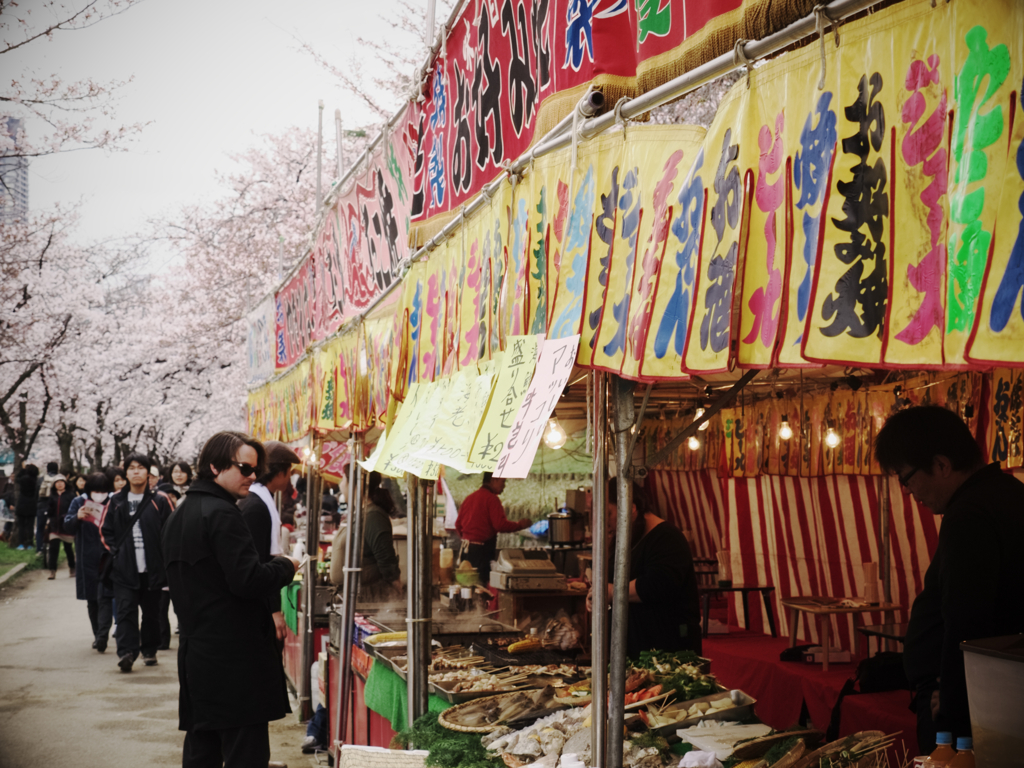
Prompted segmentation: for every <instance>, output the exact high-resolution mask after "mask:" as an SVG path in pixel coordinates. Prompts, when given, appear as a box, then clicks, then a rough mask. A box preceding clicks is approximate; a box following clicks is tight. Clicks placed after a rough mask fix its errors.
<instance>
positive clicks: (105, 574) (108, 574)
mask: <svg viewBox="0 0 1024 768" xmlns="http://www.w3.org/2000/svg"><path fill="white" fill-rule="evenodd" d="M144 509H145V505H144V504H143V503H142V502H141V501H140V502H139V508H138V509H137V510H135V514H134V515H132V517H131V519H130V520H129V521H128V527H127V528H125V529H124V530H123V531H121V535H120V536H118V537H117V541H115V542H114V546H113V547H112V548H111V549H108V550H107V551H105V552H102V553H101V554H100V569H99V570H100V582H101V583H102V584H103V586H104V587H106V588H107V589H111V588H112V587H113V586H114V581H113V575H114V558H115V557H116V556H117V551H118V550H119V549H120V548H121V545H122V544H124V540H125V539H126V538H128V534H129V533H131V532H132V528H134V527H135V523H136V522H138V520H139V518H140V517H142V511H143V510H144Z"/></svg>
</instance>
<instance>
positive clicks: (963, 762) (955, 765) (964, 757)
mask: <svg viewBox="0 0 1024 768" xmlns="http://www.w3.org/2000/svg"><path fill="white" fill-rule="evenodd" d="M947 768H974V739H972V738H971V737H970V736H961V737H960V738H958V739H957V740H956V755H955V756H954V757H953V759H952V760H950V761H949V763H948V764H947Z"/></svg>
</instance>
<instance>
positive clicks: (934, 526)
mask: <svg viewBox="0 0 1024 768" xmlns="http://www.w3.org/2000/svg"><path fill="white" fill-rule="evenodd" d="M882 482H883V483H884V484H885V488H886V491H887V492H888V494H889V499H890V504H891V508H892V515H891V523H890V541H891V548H892V571H891V573H892V597H893V600H894V602H896V603H898V604H899V605H901V606H902V607H903V610H902V611H901V612H899V613H897V616H896V620H897V621H906V618H907V617H908V616H909V613H910V605H911V603H912V602H913V599H914V597H916V596H917V594H918V592H920V590H921V587H922V585H923V583H924V573H925V571H926V570H927V568H928V563H929V562H931V556H932V553H933V552H934V551H935V547H936V545H937V544H938V538H939V534H938V531H939V522H940V521H939V518H938V516H936V515H933V514H932V513H931V512H929V511H928V510H926V509H922V508H921V507H920V506H919V505H918V504H917V502H916V501H914V499H913V498H912V497H910V496H905V495H904V494H903V493H902V488H900V486H899V483H898V482H897V481H896V480H895V479H894V478H883V480H882ZM878 483H879V479H878V478H877V477H871V476H861V475H828V476H825V477H787V476H779V475H761V476H758V477H752V478H732V477H726V478H720V477H719V476H718V474H717V473H716V472H714V471H713V470H701V471H694V472H682V471H674V470H654V471H652V472H651V473H650V475H649V476H648V486H649V487H650V488H651V489H652V491H653V494H654V498H655V499H656V500H657V503H658V506H659V508H660V510H661V511H662V513H663V515H664V516H666V517H667V519H668V520H669V521H671V522H672V523H673V524H674V525H676V526H677V527H679V528H680V529H681V530H683V531H689V532H690V534H689V535H688V538H689V540H690V543H691V546H692V548H693V551H694V557H707V558H714V557H715V556H716V553H717V551H718V550H722V549H725V550H729V553H730V560H731V563H732V578H733V583H734V584H738V585H754V584H757V585H764V586H769V585H771V586H774V587H775V595H776V603H775V606H776V611H778V602H777V600H778V599H780V598H783V597H791V596H797V595H829V596H833V597H856V596H860V595H862V594H863V590H864V581H863V578H864V577H863V569H862V564H863V563H867V562H876V563H879V564H881V561H882V557H881V553H880V551H879V547H880V540H881V536H880V524H881V514H880V510H881V506H880V504H879V499H878ZM732 598H733V599H732V600H731V604H730V620H731V621H733V622H737V623H739V624H742V623H743V621H744V617H743V613H742V603H741V601H740V597H739V595H738V594H735V595H733V596H732ZM757 603H759V601H757V600H756V599H754V598H751V601H750V606H751V608H752V609H753V608H754V606H755V605H756V604H757ZM758 613H760V615H761V622H762V628H763V630H764V631H765V632H767V631H768V623H767V617H766V616H764V611H761V610H758ZM776 616H777V619H778V629H779V632H780V634H781V635H783V636H785V635H786V634H788V633H789V623H788V617H787V616H785V615H779V614H778V612H777V613H776ZM884 620H885V619H884V617H883V616H882V615H881V614H880V613H879V614H874V613H868V614H863V616H862V617H860V618H858V619H856V621H857V622H858V623H860V622H863V623H866V624H872V623H881V622H882V621H884ZM832 622H833V623H832V637H833V638H834V641H833V642H835V644H837V645H839V646H841V647H844V648H847V649H850V650H853V648H854V642H855V630H854V620H853V619H852V618H851V617H850V616H848V615H844V616H837V617H834V618H833V619H832ZM754 628H757V627H756V626H755V627H754ZM800 629H801V632H800V637H801V638H802V639H804V641H805V642H818V631H817V627H816V626H814V624H813V623H806V622H803V621H802V622H801V626H800Z"/></svg>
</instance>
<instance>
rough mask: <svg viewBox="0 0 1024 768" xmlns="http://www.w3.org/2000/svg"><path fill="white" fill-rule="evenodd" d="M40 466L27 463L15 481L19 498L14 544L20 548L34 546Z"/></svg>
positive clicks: (15, 504) (16, 502) (16, 503)
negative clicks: (33, 534) (33, 536)
mask: <svg viewBox="0 0 1024 768" xmlns="http://www.w3.org/2000/svg"><path fill="white" fill-rule="evenodd" d="M38 480H39V467H37V466H36V465H35V464H26V465H25V466H23V467H22V468H21V469H20V470H19V471H18V479H17V481H16V482H15V485H16V486H17V491H18V499H17V501H15V503H14V520H15V527H14V542H13V543H14V544H15V545H16V546H17V547H18V549H25V548H26V547H31V546H32V533H33V531H34V530H35V527H36V507H37V506H38V501H39V484H38Z"/></svg>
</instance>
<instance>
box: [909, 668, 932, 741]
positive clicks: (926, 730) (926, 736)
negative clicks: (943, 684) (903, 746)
mask: <svg viewBox="0 0 1024 768" xmlns="http://www.w3.org/2000/svg"><path fill="white" fill-rule="evenodd" d="M938 687H939V686H938V684H937V683H932V684H930V685H925V686H922V687H921V688H918V689H917V693H916V694H914V700H913V702H912V703H911V705H910V708H911V709H912V710H913V711H914V713H915V714H916V715H917V753H918V754H919V755H930V754H931V753H932V752H933V751H935V737H936V735H937V734H938V730H939V729H938V726H937V725H936V724H935V721H934V720H932V692H933V691H935V689H936V688H938Z"/></svg>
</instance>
